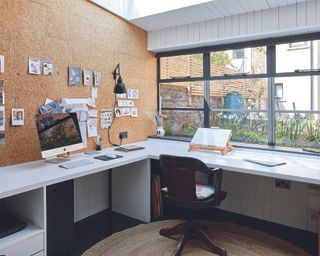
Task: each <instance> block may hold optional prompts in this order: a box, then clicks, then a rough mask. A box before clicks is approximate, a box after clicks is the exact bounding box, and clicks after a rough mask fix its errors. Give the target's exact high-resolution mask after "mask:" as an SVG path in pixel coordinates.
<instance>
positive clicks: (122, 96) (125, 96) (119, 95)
mask: <svg viewBox="0 0 320 256" xmlns="http://www.w3.org/2000/svg"><path fill="white" fill-rule="evenodd" d="M116 97H117V99H125V98H127V94H126V93H123V94H116Z"/></svg>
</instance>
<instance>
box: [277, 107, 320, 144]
mask: <svg viewBox="0 0 320 256" xmlns="http://www.w3.org/2000/svg"><path fill="white" fill-rule="evenodd" d="M276 145H280V146H286V147H298V148H305V147H307V148H317V149H320V112H319V114H310V113H277V114H276Z"/></svg>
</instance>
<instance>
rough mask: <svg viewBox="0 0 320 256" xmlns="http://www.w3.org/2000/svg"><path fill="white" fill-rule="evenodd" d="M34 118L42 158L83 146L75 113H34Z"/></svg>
mask: <svg viewBox="0 0 320 256" xmlns="http://www.w3.org/2000/svg"><path fill="white" fill-rule="evenodd" d="M35 120H36V126H37V131H38V136H39V142H40V148H41V155H42V158H46V159H47V160H48V158H52V157H56V156H58V155H61V154H65V153H69V152H71V151H75V150H79V149H82V148H84V145H83V143H82V138H81V132H80V128H79V122H78V118H77V114H76V113H59V114H49V115H36V117H35ZM52 160H53V159H52ZM57 160H58V159H57V158H55V160H54V161H51V162H57V163H58V161H57ZM49 162H50V160H49Z"/></svg>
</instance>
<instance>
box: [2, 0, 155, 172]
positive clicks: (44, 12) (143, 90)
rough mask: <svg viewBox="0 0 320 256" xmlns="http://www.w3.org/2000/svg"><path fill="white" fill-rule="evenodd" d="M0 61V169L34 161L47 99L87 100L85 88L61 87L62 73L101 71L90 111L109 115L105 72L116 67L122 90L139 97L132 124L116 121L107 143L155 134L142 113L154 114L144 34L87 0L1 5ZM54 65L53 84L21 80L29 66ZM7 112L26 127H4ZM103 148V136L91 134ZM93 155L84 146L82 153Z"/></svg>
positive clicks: (45, 79) (19, 0) (18, 0)
mask: <svg viewBox="0 0 320 256" xmlns="http://www.w3.org/2000/svg"><path fill="white" fill-rule="evenodd" d="M0 21H1V30H0V55H4V56H5V60H6V61H5V64H6V66H5V68H6V69H5V73H3V74H0V79H2V80H4V81H5V82H4V85H5V89H4V91H5V99H6V102H5V114H6V119H5V122H6V124H5V144H4V145H0V166H6V165H12V164H18V163H23V162H28V161H33V160H38V159H41V155H40V147H39V143H38V137H37V133H36V126H35V122H34V116H35V114H37V113H38V108H39V107H40V106H41V105H43V104H44V101H45V99H46V98H50V99H61V98H89V97H90V95H91V88H89V87H84V86H81V87H80V88H72V87H69V86H68V66H75V67H81V68H82V69H89V70H97V71H102V79H103V80H102V87H101V88H98V98H97V101H96V103H97V108H96V109H97V110H99V109H103V108H112V107H113V103H114V94H113V88H114V81H113V78H112V75H111V72H112V71H113V70H114V68H115V67H116V65H117V63H121V75H122V77H123V80H124V83H125V84H126V86H127V88H133V89H139V93H140V98H139V100H136V101H135V106H136V107H137V108H138V109H139V116H138V118H131V117H121V118H120V119H116V121H115V123H114V126H113V127H112V129H111V133H110V134H111V139H112V141H114V142H118V133H119V132H120V131H128V132H129V138H128V139H127V140H126V141H125V143H131V142H135V141H141V140H143V139H146V138H147V136H149V135H152V134H154V132H155V125H154V123H153V120H152V119H151V118H150V117H149V115H148V113H149V112H155V111H156V98H157V97H156V93H157V89H156V59H155V57H154V55H153V54H152V53H150V52H148V51H147V50H146V49H147V33H146V32H145V31H144V30H142V29H140V28H137V27H135V26H133V25H131V24H129V23H128V22H126V21H125V20H123V19H121V18H119V17H117V16H115V15H113V14H111V13H109V12H107V11H105V10H103V9H101V8H99V7H98V6H96V5H94V4H92V3H90V2H89V1H86V0H68V1H66V0H15V1H12V0H1V1H0ZM29 57H36V58H39V59H41V60H45V59H49V60H51V61H52V62H53V68H54V74H53V76H43V75H41V76H34V75H29V74H28V58H29ZM12 108H23V109H24V110H25V125H24V126H20V127H19V126H15V127H13V126H11V125H10V115H11V109H12ZM98 132H99V133H100V134H101V135H102V137H103V139H104V143H103V147H108V146H110V145H109V144H108V142H107V130H98ZM93 148H94V142H93V139H91V138H89V139H88V149H93Z"/></svg>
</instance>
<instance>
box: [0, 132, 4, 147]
mask: <svg viewBox="0 0 320 256" xmlns="http://www.w3.org/2000/svg"><path fill="white" fill-rule="evenodd" d="M3 144H4V131H0V145H3Z"/></svg>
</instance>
